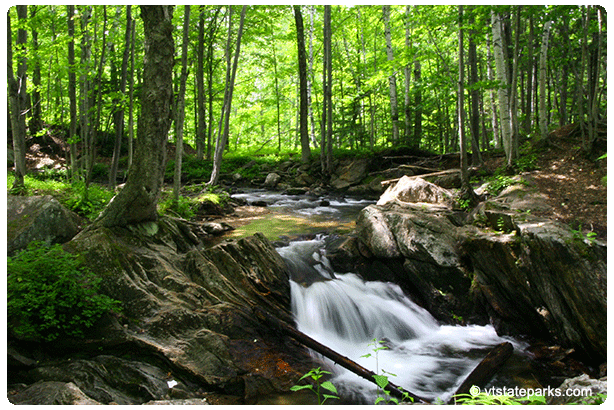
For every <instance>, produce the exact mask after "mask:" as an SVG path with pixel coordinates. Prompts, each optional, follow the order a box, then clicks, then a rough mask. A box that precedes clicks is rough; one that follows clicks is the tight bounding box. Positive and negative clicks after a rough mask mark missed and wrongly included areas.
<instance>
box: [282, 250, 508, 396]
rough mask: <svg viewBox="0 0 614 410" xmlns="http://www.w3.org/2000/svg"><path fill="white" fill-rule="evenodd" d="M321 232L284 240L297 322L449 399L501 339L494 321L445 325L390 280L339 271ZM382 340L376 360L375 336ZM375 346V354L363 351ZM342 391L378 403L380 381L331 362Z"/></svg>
mask: <svg viewBox="0 0 614 410" xmlns="http://www.w3.org/2000/svg"><path fill="white" fill-rule="evenodd" d="M323 247H324V240H323V239H317V240H312V241H297V242H293V243H291V244H290V245H289V246H286V247H283V248H279V249H278V251H279V253H280V254H281V255H282V257H283V258H284V259H285V260H286V261H287V262H288V264H289V266H291V271H292V279H293V280H291V282H290V284H291V291H292V311H293V313H294V315H295V319H296V325H297V328H298V329H299V330H300V331H301V332H303V333H305V334H307V335H309V336H311V337H312V338H314V339H315V340H317V341H319V342H320V343H322V344H324V345H326V346H328V347H330V348H331V349H333V350H335V351H337V352H338V353H340V354H342V355H344V356H346V357H348V358H350V359H352V360H354V361H355V362H357V363H359V364H360V365H362V366H363V367H365V368H367V369H370V370H372V371H374V372H376V373H380V374H381V373H382V372H383V371H385V372H386V373H393V374H395V375H396V376H390V375H389V379H390V380H391V381H392V382H393V383H395V384H397V385H399V386H401V387H403V388H405V389H406V390H409V391H411V392H413V393H415V394H417V395H419V396H422V397H424V398H427V399H431V400H432V399H435V398H441V399H442V400H444V401H445V400H447V399H448V398H449V397H450V396H451V395H452V394H453V393H454V392H455V391H456V389H457V387H458V386H459V385H460V383H461V382H462V381H463V380H464V379H465V377H466V376H467V375H468V374H469V373H470V372H471V371H472V370H473V368H474V367H475V366H476V365H477V364H478V362H479V361H480V360H481V359H482V358H483V357H484V356H485V355H486V354H487V352H488V350H489V349H490V348H491V347H493V346H494V345H496V344H499V343H501V342H503V341H512V343H514V344H515V345H516V346H515V347H518V344H517V343H516V342H515V341H513V340H508V339H504V338H501V337H499V336H497V334H496V333H495V330H494V329H493V327H492V326H449V325H440V324H439V323H437V321H436V320H435V319H434V318H433V317H432V316H431V315H430V314H429V313H428V312H427V311H426V310H424V309H423V308H421V307H419V306H418V305H416V304H415V303H413V302H412V301H411V300H410V299H409V298H408V297H406V296H405V295H404V294H403V292H402V291H401V289H400V288H399V287H398V286H396V285H394V284H390V283H384V282H365V281H363V280H362V279H361V278H360V277H359V276H357V275H355V274H352V273H347V274H337V273H334V272H333V271H332V269H331V267H330V264H329V263H328V260H327V259H326V256H325V254H324V250H323ZM374 338H375V339H377V340H385V343H386V345H387V346H388V349H386V350H379V351H378V353H377V363H376V357H375V353H374V352H373V351H372V349H373V346H369V343H371V342H372V341H373V339H374ZM367 353H371V357H368V358H365V357H361V356H363V355H365V354H367ZM328 365H329V367H330V370H331V371H333V372H334V373H335V377H334V379H333V380H332V382H333V384H335V386H337V388H338V389H339V390H340V392H341V393H342V394H344V395H345V396H346V397H352V398H353V399H354V400H356V401H362V402H365V403H373V402H374V400H375V398H376V397H377V392H376V389H375V385H374V384H372V383H370V382H368V381H366V380H364V379H362V378H360V377H358V376H356V375H354V374H353V373H351V372H349V371H347V370H345V369H343V368H341V367H340V366H338V365H334V364H333V363H331V362H328Z"/></svg>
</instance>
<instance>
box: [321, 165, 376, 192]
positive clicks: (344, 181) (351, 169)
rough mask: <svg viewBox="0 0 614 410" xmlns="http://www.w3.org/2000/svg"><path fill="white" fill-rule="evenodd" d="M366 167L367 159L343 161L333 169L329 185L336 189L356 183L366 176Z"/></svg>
mask: <svg viewBox="0 0 614 410" xmlns="http://www.w3.org/2000/svg"><path fill="white" fill-rule="evenodd" d="M368 167H369V160H368V159H355V160H351V161H345V163H344V164H343V165H340V166H339V167H338V168H337V170H336V171H335V175H334V176H333V178H332V180H331V183H330V185H331V186H332V187H333V188H335V189H338V190H343V189H346V188H348V187H350V186H352V185H356V184H358V183H359V182H360V181H362V180H363V179H364V178H365V177H366V176H367V171H368Z"/></svg>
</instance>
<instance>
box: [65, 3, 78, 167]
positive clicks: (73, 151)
mask: <svg viewBox="0 0 614 410" xmlns="http://www.w3.org/2000/svg"><path fill="white" fill-rule="evenodd" d="M66 13H67V15H68V16H67V25H68V38H69V39H70V40H69V42H68V100H69V101H70V103H69V104H70V107H69V111H70V126H69V128H68V144H69V146H70V148H69V149H70V172H71V175H72V177H73V178H74V177H75V176H76V170H77V144H76V141H75V140H76V138H77V75H76V70H77V67H76V66H75V21H74V17H75V6H66Z"/></svg>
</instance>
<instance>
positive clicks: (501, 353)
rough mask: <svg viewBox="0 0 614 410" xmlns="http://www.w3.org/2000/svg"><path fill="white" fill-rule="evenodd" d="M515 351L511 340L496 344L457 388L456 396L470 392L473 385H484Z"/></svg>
mask: <svg viewBox="0 0 614 410" xmlns="http://www.w3.org/2000/svg"><path fill="white" fill-rule="evenodd" d="M513 352H514V347H513V346H512V344H511V343H510V342H504V343H501V344H498V345H497V346H495V347H494V348H493V349H492V350H491V351H490V352H489V353H488V354H487V355H486V357H485V358H484V359H482V361H481V362H480V364H478V365H477V366H476V368H475V369H473V371H472V372H471V373H469V376H467V377H466V378H465V380H464V381H463V382H462V383H461V385H460V386H459V387H458V389H456V393H455V394H454V396H456V395H458V394H469V390H470V389H471V386H483V385H484V384H485V383H487V382H488V381H489V380H490V379H491V378H492V377H493V376H494V375H495V373H496V372H497V370H499V369H500V368H501V366H503V364H504V363H505V362H506V361H507V359H509V358H510V356H511V355H512V353H513ZM454 396H452V399H450V400H451V401H453V400H454Z"/></svg>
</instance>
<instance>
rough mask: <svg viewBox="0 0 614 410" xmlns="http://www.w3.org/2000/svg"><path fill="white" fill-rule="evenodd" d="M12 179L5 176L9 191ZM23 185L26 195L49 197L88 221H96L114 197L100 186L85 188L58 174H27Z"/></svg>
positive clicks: (94, 185)
mask: <svg viewBox="0 0 614 410" xmlns="http://www.w3.org/2000/svg"><path fill="white" fill-rule="evenodd" d="M14 179H15V177H14V176H13V175H7V186H8V188H9V191H10V187H11V186H12V184H13V180H14ZM24 183H25V188H26V194H27V195H51V196H53V197H55V198H56V199H57V200H58V201H59V202H60V203H61V204H62V205H64V206H65V207H67V208H69V209H71V210H73V211H74V212H76V213H78V214H79V215H81V216H84V217H86V218H88V219H90V220H93V219H96V217H97V216H98V214H99V213H100V211H102V209H103V208H104V207H105V206H106V205H107V204H108V203H109V201H110V200H111V198H113V196H114V195H115V193H114V192H113V191H111V190H108V189H106V188H104V187H102V186H100V185H96V184H90V186H89V187H86V185H85V183H84V182H82V181H77V182H73V183H70V182H67V181H66V180H64V179H63V174H62V173H58V172H47V173H41V174H32V175H31V174H28V175H26V176H25V178H24Z"/></svg>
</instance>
